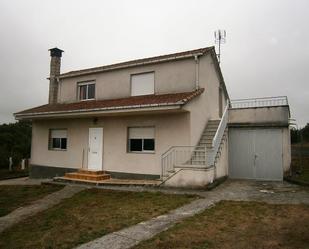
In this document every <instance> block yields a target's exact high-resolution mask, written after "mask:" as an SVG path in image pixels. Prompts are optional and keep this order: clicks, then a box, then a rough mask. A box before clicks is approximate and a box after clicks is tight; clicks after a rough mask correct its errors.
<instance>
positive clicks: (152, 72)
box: [130, 71, 155, 96]
mask: <svg viewBox="0 0 309 249" xmlns="http://www.w3.org/2000/svg"><path fill="white" fill-rule="evenodd" d="M147 74H152V75H153V89H152V91H151V93H149V92H146V93H139V94H134V93H133V81H132V79H133V77H134V76H142V75H147ZM130 94H131V96H143V95H151V94H155V72H154V71H147V72H142V73H134V74H131V75H130Z"/></svg>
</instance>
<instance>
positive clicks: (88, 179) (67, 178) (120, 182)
mask: <svg viewBox="0 0 309 249" xmlns="http://www.w3.org/2000/svg"><path fill="white" fill-rule="evenodd" d="M53 181H54V182H55V183H62V184H63V183H73V184H87V185H96V186H104V185H110V186H115V185H116V186H158V185H159V184H160V183H161V181H160V180H134V179H112V178H111V176H110V174H107V173H106V172H105V171H91V170H84V169H79V170H77V171H76V172H72V173H66V174H65V175H64V176H63V177H54V178H53Z"/></svg>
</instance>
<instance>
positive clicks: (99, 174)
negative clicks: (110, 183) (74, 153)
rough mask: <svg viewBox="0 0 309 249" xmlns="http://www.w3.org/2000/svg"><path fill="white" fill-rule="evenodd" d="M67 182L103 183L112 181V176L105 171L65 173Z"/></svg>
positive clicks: (81, 170) (79, 170)
mask: <svg viewBox="0 0 309 249" xmlns="http://www.w3.org/2000/svg"><path fill="white" fill-rule="evenodd" d="M63 178H65V179H67V180H73V181H74V180H86V181H97V182H98V181H103V180H107V179H110V178H111V176H110V175H109V174H106V173H105V171H92V170H85V169H78V170H77V172H72V173H65V175H64V177H63Z"/></svg>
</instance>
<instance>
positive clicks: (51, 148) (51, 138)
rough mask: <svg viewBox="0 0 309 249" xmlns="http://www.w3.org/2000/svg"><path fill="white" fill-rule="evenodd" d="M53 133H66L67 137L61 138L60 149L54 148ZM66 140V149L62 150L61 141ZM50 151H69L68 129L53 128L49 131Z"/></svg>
mask: <svg viewBox="0 0 309 249" xmlns="http://www.w3.org/2000/svg"><path fill="white" fill-rule="evenodd" d="M53 131H65V133H66V135H65V136H63V137H59V138H60V148H55V147H53V137H52V132H53ZM63 138H65V139H66V148H65V149H62V148H61V139H63ZM48 149H49V150H56V151H66V150H67V149H68V129H66V128H59V129H58V128H53V129H49V136H48Z"/></svg>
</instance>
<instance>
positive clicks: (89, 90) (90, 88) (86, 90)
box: [78, 81, 95, 100]
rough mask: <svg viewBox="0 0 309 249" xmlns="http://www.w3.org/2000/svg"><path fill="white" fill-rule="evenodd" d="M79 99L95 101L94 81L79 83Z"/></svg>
mask: <svg viewBox="0 0 309 249" xmlns="http://www.w3.org/2000/svg"><path fill="white" fill-rule="evenodd" d="M78 98H79V100H89V99H95V83H94V82H93V81H91V82H83V83H79V84H78Z"/></svg>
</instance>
